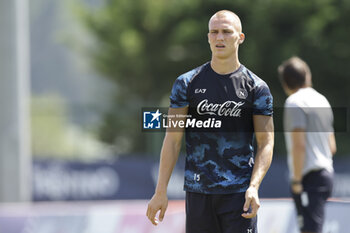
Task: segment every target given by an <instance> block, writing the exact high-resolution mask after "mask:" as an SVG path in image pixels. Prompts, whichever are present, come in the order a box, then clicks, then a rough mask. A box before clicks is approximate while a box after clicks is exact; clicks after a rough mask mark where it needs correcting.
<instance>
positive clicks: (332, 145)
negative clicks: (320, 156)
mask: <svg viewBox="0 0 350 233" xmlns="http://www.w3.org/2000/svg"><path fill="white" fill-rule="evenodd" d="M329 146H330V148H331V152H332V155H334V154H335V153H336V152H337V143H336V142H335V136H334V133H333V132H332V133H330V135H329Z"/></svg>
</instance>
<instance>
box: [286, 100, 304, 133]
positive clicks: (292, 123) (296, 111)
mask: <svg viewBox="0 0 350 233" xmlns="http://www.w3.org/2000/svg"><path fill="white" fill-rule="evenodd" d="M283 117H284V130H285V131H286V132H291V131H293V130H294V129H306V126H307V116H306V113H305V111H304V110H303V109H302V108H301V107H299V106H297V105H296V104H294V103H290V102H288V101H287V102H286V104H285V106H284V116H283Z"/></svg>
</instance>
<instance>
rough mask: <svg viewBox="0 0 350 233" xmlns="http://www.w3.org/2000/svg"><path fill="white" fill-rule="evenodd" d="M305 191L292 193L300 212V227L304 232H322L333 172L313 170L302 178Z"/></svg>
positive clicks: (298, 212)
mask: <svg viewBox="0 0 350 233" xmlns="http://www.w3.org/2000/svg"><path fill="white" fill-rule="evenodd" d="M302 184H303V192H302V193H301V194H295V193H292V195H293V199H294V203H295V206H296V209H297V214H298V224H299V228H300V230H301V231H303V232H317V233H321V232H322V226H323V222H324V209H325V203H326V201H327V198H328V197H330V195H331V192H332V188H333V174H332V173H329V172H328V171H327V170H324V169H323V170H319V171H313V172H310V173H308V174H306V175H305V176H304V177H303V180H302Z"/></svg>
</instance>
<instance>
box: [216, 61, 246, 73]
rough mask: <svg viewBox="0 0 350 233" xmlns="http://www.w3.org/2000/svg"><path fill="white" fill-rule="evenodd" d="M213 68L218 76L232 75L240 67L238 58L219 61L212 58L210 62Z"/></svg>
mask: <svg viewBox="0 0 350 233" xmlns="http://www.w3.org/2000/svg"><path fill="white" fill-rule="evenodd" d="M210 65H211V68H212V69H213V70H214V71H215V72H216V73H218V74H230V73H232V72H234V71H236V70H237V69H238V68H239V66H240V65H241V64H240V63H239V60H238V58H235V59H219V58H212V59H211V62H210Z"/></svg>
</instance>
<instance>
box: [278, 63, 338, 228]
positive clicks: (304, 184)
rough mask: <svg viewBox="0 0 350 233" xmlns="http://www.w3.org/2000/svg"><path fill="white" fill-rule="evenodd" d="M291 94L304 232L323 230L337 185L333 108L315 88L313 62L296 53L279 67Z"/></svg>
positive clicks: (293, 165) (292, 153) (294, 185)
mask: <svg viewBox="0 0 350 233" xmlns="http://www.w3.org/2000/svg"><path fill="white" fill-rule="evenodd" d="M278 73H279V76H280V79H281V83H282V87H283V89H284V91H285V93H286V94H287V96H288V98H287V100H286V102H285V106H284V107H285V108H284V130H285V136H286V145H287V151H288V165H289V171H290V181H291V191H292V195H293V199H294V202H295V205H296V209H297V213H298V223H299V227H300V230H301V232H303V233H306V232H317V233H320V232H322V226H323V222H324V210H325V203H326V200H327V198H328V197H330V195H331V192H332V187H333V172H334V169H333V159H332V158H333V154H334V153H335V152H336V142H335V137H334V132H333V113H332V108H331V106H330V104H329V102H328V100H327V99H326V97H324V96H323V95H322V94H320V93H319V92H317V91H316V90H315V89H313V88H312V82H311V71H310V68H309V66H308V65H307V64H306V63H305V62H304V61H303V60H301V59H300V58H298V57H292V58H290V59H288V60H287V61H285V62H283V64H282V65H280V66H279V67H278Z"/></svg>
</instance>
